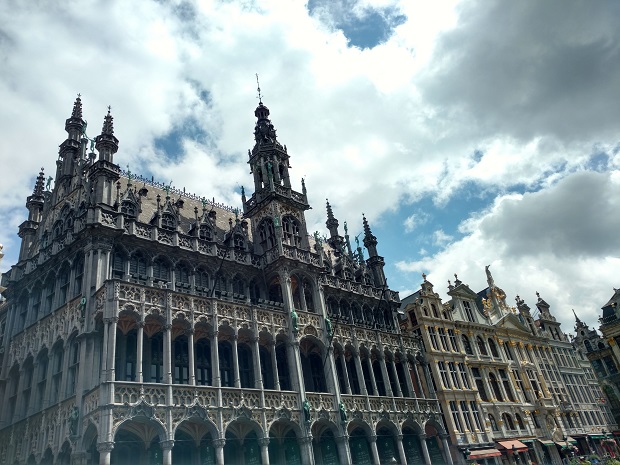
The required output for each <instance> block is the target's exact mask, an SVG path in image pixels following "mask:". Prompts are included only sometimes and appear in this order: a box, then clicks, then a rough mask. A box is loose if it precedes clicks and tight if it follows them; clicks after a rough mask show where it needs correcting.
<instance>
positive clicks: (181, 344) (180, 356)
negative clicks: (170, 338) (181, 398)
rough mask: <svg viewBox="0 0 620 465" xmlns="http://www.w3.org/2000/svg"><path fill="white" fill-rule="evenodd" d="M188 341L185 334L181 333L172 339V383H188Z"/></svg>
mask: <svg viewBox="0 0 620 465" xmlns="http://www.w3.org/2000/svg"><path fill="white" fill-rule="evenodd" d="M188 349H189V346H188V341H187V336H185V335H181V336H178V337H177V338H176V339H175V340H174V346H173V348H172V350H173V351H174V352H173V360H174V372H173V375H174V383H175V384H188V383H189V353H188Z"/></svg>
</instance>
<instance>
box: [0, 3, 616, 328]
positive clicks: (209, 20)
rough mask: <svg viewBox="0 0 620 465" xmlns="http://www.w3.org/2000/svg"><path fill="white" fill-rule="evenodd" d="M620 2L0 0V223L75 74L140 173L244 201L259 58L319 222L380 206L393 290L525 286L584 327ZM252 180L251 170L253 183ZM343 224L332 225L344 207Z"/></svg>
mask: <svg viewBox="0 0 620 465" xmlns="http://www.w3.org/2000/svg"><path fill="white" fill-rule="evenodd" d="M619 19H620V4H619V3H618V2H613V1H609V2H605V1H599V2H596V3H595V4H592V3H589V2H583V1H582V2H577V1H560V0H557V1H551V0H550V1H546V2H539V1H534V0H531V1H522V2H500V1H491V0H484V1H474V0H463V1H437V2H428V1H423V0H420V1H417V0H416V1H414V0H400V1H399V0H309V1H304V0H288V1H281V0H262V1H254V0H239V1H233V0H227V1H224V0H222V1H208V0H207V1H204V2H182V1H159V2H158V1H148V0H135V1H132V2H125V1H123V2H121V1H90V2H89V1H80V2H77V1H66V2H23V1H17V0H7V1H4V2H0V99H1V101H2V105H0V134H1V137H0V162H1V168H0V169H1V174H2V186H3V189H2V192H3V195H2V196H1V197H0V224H1V225H2V228H0V242H2V243H3V244H4V245H5V252H6V257H5V259H4V262H3V263H2V271H5V270H6V269H8V267H9V266H10V265H11V264H12V263H14V262H15V261H16V257H17V253H18V249H19V240H18V237H17V235H16V233H17V228H18V225H19V224H20V223H21V222H22V221H23V220H24V219H25V218H26V210H25V208H24V203H25V198H26V196H27V195H29V194H30V193H31V192H32V188H33V186H34V179H35V176H36V174H37V172H38V171H39V169H40V168H41V167H44V168H45V172H46V175H47V174H50V173H52V174H53V172H54V170H55V160H56V158H57V153H58V145H59V144H60V143H61V142H62V141H63V140H64V138H65V133H64V120H65V119H66V118H67V117H68V116H69V115H70V111H71V107H72V104H73V101H74V99H75V96H76V94H77V93H78V92H80V93H81V94H82V99H83V103H84V117H85V119H87V120H88V122H89V125H88V135H89V136H90V137H94V136H96V135H97V134H98V132H99V131H100V130H101V124H102V121H103V116H104V114H105V112H106V108H107V106H108V105H111V106H112V114H113V116H114V118H115V129H116V135H117V136H118V138H119V140H120V150H119V152H118V153H117V155H116V157H115V162H116V163H118V164H120V165H121V167H123V168H126V167H127V166H129V168H130V169H131V171H132V172H138V173H141V174H143V175H146V176H154V177H155V178H156V179H158V180H160V181H163V182H169V181H170V180H172V182H173V185H175V186H177V187H181V188H182V187H185V188H186V190H187V191H189V192H194V193H197V194H200V195H204V196H207V197H209V198H210V197H215V199H216V200H217V201H220V202H223V203H226V204H229V205H233V206H239V205H240V196H239V192H240V186H242V185H244V186H246V188H247V187H248V186H250V185H251V177H250V174H249V170H248V166H247V165H246V160H247V149H248V148H251V146H252V145H253V135H252V132H253V127H254V115H253V110H254V108H255V106H256V104H257V99H256V81H255V76H254V74H255V73H258V74H259V76H260V85H261V88H262V91H263V95H264V102H265V103H266V104H267V105H268V106H269V108H270V109H271V116H272V121H273V123H274V125H275V127H276V128H277V130H278V136H279V139H280V140H281V141H282V142H283V143H285V144H286V145H287V146H288V149H289V154H290V155H291V164H292V171H291V173H292V176H293V178H294V186H296V187H297V188H298V189H300V182H301V178H302V177H304V178H305V179H306V186H307V188H308V193H309V196H310V200H311V204H312V205H313V209H312V210H310V212H309V213H308V216H307V217H308V222H309V224H311V225H312V226H311V230H319V231H321V232H323V233H326V232H327V231H326V229H325V208H324V205H325V198H326V197H328V198H329V200H330V203H331V204H332V206H333V207H334V212H335V214H336V216H337V217H338V218H339V220H340V222H341V225H342V223H343V222H344V221H345V220H346V221H347V222H348V225H349V231H350V233H352V234H351V235H352V236H355V235H356V234H358V233H359V232H360V230H361V216H362V212H364V213H365V214H366V216H367V217H368V218H369V220H370V222H371V225H372V227H373V232H374V233H375V234H376V235H377V237H378V239H379V252H380V253H381V254H382V255H384V256H385V258H386V262H387V266H386V273H387V276H388V281H389V283H390V286H391V287H392V288H393V289H396V290H400V291H401V297H404V296H405V295H407V294H408V293H409V292H411V291H413V290H417V289H418V287H419V284H420V282H421V273H422V272H425V273H427V274H428V279H429V280H430V281H431V282H433V283H434V284H435V288H436V290H437V291H438V292H440V294H441V295H442V296H444V297H445V291H446V286H447V280H448V279H454V277H453V275H454V273H458V276H459V279H461V280H462V281H464V282H466V283H468V284H469V285H470V286H471V287H472V289H474V290H475V291H478V290H481V289H482V288H484V287H485V285H486V284H485V273H484V266H485V265H489V264H490V265H491V270H492V272H493V275H494V277H495V281H496V283H497V284H498V285H500V286H501V287H502V288H503V289H504V290H505V291H506V293H507V295H508V296H509V299H510V301H512V299H513V298H514V296H515V295H517V294H519V295H520V296H521V297H522V298H523V299H524V300H525V301H526V302H528V303H529V304H530V306H531V307H534V304H535V302H536V296H535V292H536V291H539V292H540V294H541V296H542V297H543V298H544V299H545V300H546V301H547V302H548V303H549V304H550V305H551V306H552V311H553V312H554V313H555V314H556V316H557V317H558V318H559V319H560V321H562V322H563V323H564V325H563V327H564V330H565V331H568V330H571V329H572V327H573V322H574V320H573V317H572V313H571V311H570V310H571V309H575V311H576V312H577V314H578V315H579V316H580V317H581V319H582V320H584V321H586V322H588V323H589V324H591V325H594V324H596V323H597V317H598V315H599V311H600V307H601V305H603V304H604V303H605V302H606V301H607V300H608V298H609V297H610V296H611V295H612V293H613V289H612V288H613V287H614V286H615V287H618V286H619V285H620V282H619V281H620V278H618V276H619V274H620V259H619V256H618V255H619V252H618V251H619V250H620V234H619V233H618V232H619V231H620V215H618V213H617V212H618V211H619V207H620V205H619V204H620V199H619V196H618V191H619V187H620V153H619V151H620V105H618V102H617V99H618V95H619V91H620V37H619V35H620V29H619V28H618V27H617V25H618V21H619ZM249 190H250V189H248V191H249ZM341 227H342V226H341Z"/></svg>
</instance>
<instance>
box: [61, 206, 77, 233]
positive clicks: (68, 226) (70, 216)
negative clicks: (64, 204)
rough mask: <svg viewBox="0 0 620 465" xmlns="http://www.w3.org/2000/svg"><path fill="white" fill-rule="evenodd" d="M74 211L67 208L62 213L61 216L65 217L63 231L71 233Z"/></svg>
mask: <svg viewBox="0 0 620 465" xmlns="http://www.w3.org/2000/svg"><path fill="white" fill-rule="evenodd" d="M74 215H75V212H74V211H73V210H68V211H66V213H63V215H62V217H63V218H64V219H65V224H64V230H65V232H69V233H72V232H73V223H74V222H75V220H74Z"/></svg>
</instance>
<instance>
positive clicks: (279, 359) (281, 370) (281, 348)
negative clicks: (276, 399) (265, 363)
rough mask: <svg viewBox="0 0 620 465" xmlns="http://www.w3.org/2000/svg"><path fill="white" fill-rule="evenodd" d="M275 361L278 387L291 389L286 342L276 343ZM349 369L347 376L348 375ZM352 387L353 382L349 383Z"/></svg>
mask: <svg viewBox="0 0 620 465" xmlns="http://www.w3.org/2000/svg"><path fill="white" fill-rule="evenodd" d="M276 363H277V364H278V380H279V381H280V389H281V390H283V391H290V390H291V378H290V376H289V367H288V357H287V354H286V344H284V343H280V344H278V345H276ZM350 373H351V372H350V371H349V376H350ZM351 389H353V384H351Z"/></svg>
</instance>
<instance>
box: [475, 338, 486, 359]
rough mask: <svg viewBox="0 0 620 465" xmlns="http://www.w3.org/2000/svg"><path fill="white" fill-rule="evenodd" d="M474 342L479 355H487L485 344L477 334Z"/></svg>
mask: <svg viewBox="0 0 620 465" xmlns="http://www.w3.org/2000/svg"><path fill="white" fill-rule="evenodd" d="M476 343H477V344H478V351H479V352H480V355H489V353H488V352H487V346H486V344H485V343H484V339H482V338H481V337H480V336H478V337H477V338H476Z"/></svg>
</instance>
